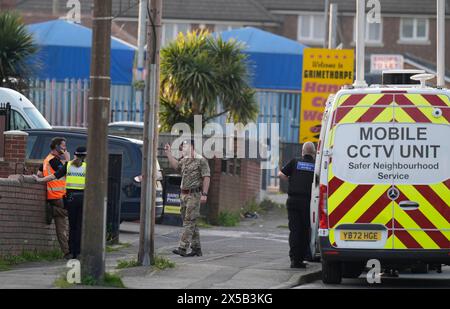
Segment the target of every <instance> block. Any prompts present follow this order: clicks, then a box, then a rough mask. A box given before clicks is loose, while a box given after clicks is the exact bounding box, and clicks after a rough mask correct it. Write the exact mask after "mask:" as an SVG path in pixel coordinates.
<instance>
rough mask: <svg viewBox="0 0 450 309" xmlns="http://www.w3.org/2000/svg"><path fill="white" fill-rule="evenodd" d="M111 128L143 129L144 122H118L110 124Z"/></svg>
mask: <svg viewBox="0 0 450 309" xmlns="http://www.w3.org/2000/svg"><path fill="white" fill-rule="evenodd" d="M108 126H109V127H133V128H143V127H144V123H143V122H137V121H116V122H111V123H110V124H108Z"/></svg>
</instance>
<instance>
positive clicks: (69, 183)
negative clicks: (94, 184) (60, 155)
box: [66, 161, 86, 190]
mask: <svg viewBox="0 0 450 309" xmlns="http://www.w3.org/2000/svg"><path fill="white" fill-rule="evenodd" d="M85 181H86V162H83V163H82V164H81V166H80V167H76V166H75V165H73V164H72V161H71V162H69V163H68V164H67V177H66V189H71V190H84V187H85Z"/></svg>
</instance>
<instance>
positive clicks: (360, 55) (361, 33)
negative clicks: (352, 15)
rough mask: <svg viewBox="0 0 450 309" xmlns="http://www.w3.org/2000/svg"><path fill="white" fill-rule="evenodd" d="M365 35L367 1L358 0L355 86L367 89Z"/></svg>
mask: <svg viewBox="0 0 450 309" xmlns="http://www.w3.org/2000/svg"><path fill="white" fill-rule="evenodd" d="M365 33H366V1H365V0H356V76H355V82H354V83H353V86H354V87H355V88H365V87H367V83H366V80H365V77H364V74H365V72H364V61H365V47H366V41H365V39H366V38H365Z"/></svg>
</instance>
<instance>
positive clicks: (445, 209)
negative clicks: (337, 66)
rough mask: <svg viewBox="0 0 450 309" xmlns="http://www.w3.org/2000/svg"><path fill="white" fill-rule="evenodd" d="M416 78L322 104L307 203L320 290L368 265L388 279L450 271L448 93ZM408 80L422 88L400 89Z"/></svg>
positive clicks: (390, 79)
mask: <svg viewBox="0 0 450 309" xmlns="http://www.w3.org/2000/svg"><path fill="white" fill-rule="evenodd" d="M362 33H364V32H362ZM357 58H358V57H357ZM438 64H439V63H438ZM357 65H358V64H357ZM357 70H358V68H357ZM362 72H363V71H362ZM359 73H360V74H361V71H360V72H359ZM357 74H358V71H357ZM413 74H414V72H403V73H402V72H396V73H390V74H385V75H384V76H383V80H384V82H383V85H378V86H371V87H367V86H361V85H359V86H358V85H357V83H356V82H355V87H353V86H351V87H347V89H342V90H340V91H338V92H337V93H336V94H335V95H334V96H331V97H330V98H329V100H328V102H327V107H326V110H325V113H324V117H323V122H322V128H321V134H320V141H319V146H318V152H317V158H316V177H315V178H316V179H315V180H314V184H313V191H312V197H313V198H312V202H311V216H312V218H311V223H312V227H313V233H312V235H313V237H312V241H311V247H312V249H313V251H315V249H316V246H315V244H318V247H319V248H318V249H319V250H320V255H321V259H322V276H323V278H322V279H323V281H324V283H340V282H341V278H342V277H347V278H351V277H358V276H359V275H360V274H361V273H362V271H363V270H364V268H365V267H366V266H369V267H370V266H371V265H372V264H369V265H367V263H368V261H370V260H372V259H376V260H378V261H379V262H380V264H381V268H382V270H384V271H387V270H393V269H394V270H400V269H405V268H411V269H412V270H413V271H414V270H416V271H417V270H419V269H422V270H426V269H427V267H428V266H430V265H432V266H433V267H436V269H438V270H439V268H440V266H441V265H442V264H447V265H450V91H449V90H445V89H442V88H430V87H427V86H425V80H426V79H427V78H429V76H427V75H429V74H419V75H413ZM412 75H413V76H412ZM362 76H363V73H362ZM410 77H411V78H412V79H416V80H420V81H421V82H420V84H415V85H401V84H403V83H406V84H410V83H411V82H414V81H411V80H410ZM438 78H439V76H438ZM357 79H358V77H357ZM315 228H316V229H315ZM314 231H317V234H315V233H314ZM315 235H316V236H317V238H316V237H314V236H315Z"/></svg>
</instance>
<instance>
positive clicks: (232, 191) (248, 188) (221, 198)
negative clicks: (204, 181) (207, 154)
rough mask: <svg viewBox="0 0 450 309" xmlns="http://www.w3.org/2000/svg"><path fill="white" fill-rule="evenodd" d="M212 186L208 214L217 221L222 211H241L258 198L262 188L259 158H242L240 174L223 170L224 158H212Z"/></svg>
mask: <svg viewBox="0 0 450 309" xmlns="http://www.w3.org/2000/svg"><path fill="white" fill-rule="evenodd" d="M209 162H210V163H209V164H210V168H211V186H210V190H209V194H208V195H209V196H208V206H207V210H206V213H207V216H208V219H209V220H210V221H211V222H212V223H215V222H216V220H217V218H218V216H219V214H220V212H224V211H227V212H239V211H240V210H241V208H242V207H244V206H245V204H246V203H247V202H249V201H251V200H253V199H255V200H258V198H259V192H260V189H261V168H260V162H259V161H257V160H250V159H241V172H240V175H233V174H228V173H224V172H222V168H221V166H222V160H221V159H214V160H210V161H209Z"/></svg>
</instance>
